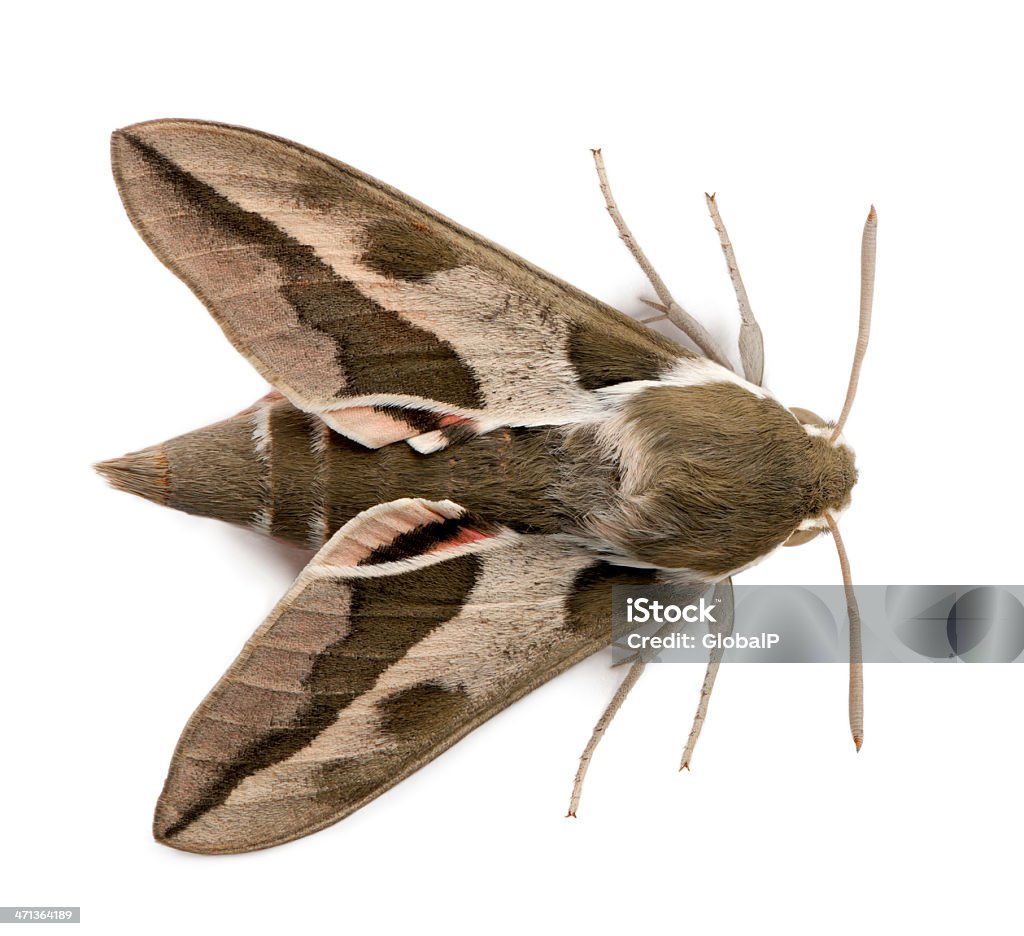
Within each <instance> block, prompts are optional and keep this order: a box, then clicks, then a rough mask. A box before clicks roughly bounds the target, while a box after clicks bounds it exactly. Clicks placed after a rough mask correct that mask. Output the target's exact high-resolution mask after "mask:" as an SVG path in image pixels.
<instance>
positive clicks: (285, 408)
mask: <svg viewBox="0 0 1024 936" xmlns="http://www.w3.org/2000/svg"><path fill="white" fill-rule="evenodd" d="M560 440H561V434H560V433H559V431H558V430H552V429H549V428H531V429H501V430H497V431H495V432H492V433H489V434H488V435H485V436H478V437H476V438H473V439H470V440H468V441H466V442H464V443H462V444H460V445H459V446H457V447H453V448H451V449H448V450H444V451H440V452H436V453H433V454H429V455H423V454H420V453H419V452H416V451H414V450H413V449H411V448H410V447H409V446H408V445H404V444H396V445H389V446H386V447H384V448H381V449H375V450H374V449H367V448H364V447H363V446H361V445H359V444H358V443H356V442H352V441H351V440H349V439H346V438H345V437H343V436H340V435H338V434H337V433H335V432H332V431H331V430H330V429H329V428H328V427H327V425H326V424H325V423H324V422H323V421H322V420H321V419H320V418H319V417H317V416H314V415H311V414H308V413H304V412H302V411H301V410H299V409H296V408H295V407H294V406H292V405H291V403H289V402H287V401H286V400H284V399H281V398H280V397H276V396H272V397H270V398H267V399H265V400H261V401H260V402H259V403H257V404H255V405H254V406H253V407H250V408H249V409H248V410H244V411H243V412H241V413H239V414H238V415H237V416H233V417H232V418H230V419H226V420H224V421H222V422H219V423H214V424H213V425H211V426H206V427H205V428H203V429H198V430H196V431H194V432H188V433H186V434H185V435H181V436H178V437H176V438H174V439H170V440H168V441H167V442H164V443H162V444H160V445H155V446H151V447H150V448H147V449H143V450H142V451H140V452H135V453H132V454H130V455H125V456H124V457H122V458H115V459H111V460H110V461H107V462H103V463H102V464H100V465H97V468H98V470H99V471H100V472H101V473H102V474H104V475H105V476H106V477H107V479H108V480H109V481H110V482H111V484H113V485H114V486H115V487H118V488H121V489H122V490H127V491H130V492H131V493H133V494H138V495H140V496H142V497H146V498H148V499H149V500H153V501H156V502H157V503H161V504H166V505H167V506H169V507H174V508H175V509H177V510H183V511H185V512H187V513H192V514H198V515H200V516H205V517H216V518H217V519H220V520H227V521H228V522H231V523H237V524H241V525H244V526H249V527H252V528H253V529H256V530H259V531H260V532H262V533H269V534H271V535H273V536H275V537H278V538H280V539H283V540H287V541H289V542H293V543H297V544H300V545H303V546H309V547H312V548H318V547H319V546H321V545H322V544H323V543H324V542H325V541H326V540H327V538H329V537H330V536H331V535H332V534H333V533H334V532H335V531H336V530H337V529H338V528H339V527H341V526H342V525H343V524H345V523H346V522H347V521H349V520H350V519H352V517H354V516H355V515H356V514H357V513H359V512H361V511H363V510H366V509H368V508H369V507H372V506H374V505H375V504H381V503H385V502H387V501H392V500H396V499H397V498H400V497H424V498H429V499H432V500H442V499H445V498H448V499H452V500H456V501H457V502H458V503H460V504H462V505H463V506H464V507H465V508H466V509H467V510H469V511H472V512H473V513H476V514H479V515H481V516H489V517H495V518H499V519H500V520H501V521H502V522H503V523H505V524H507V525H509V526H511V527H512V528H513V529H516V530H519V531H522V532H538V533H553V532H557V531H558V530H559V528H560V525H561V524H560V523H559V520H558V517H557V508H556V505H555V502H554V501H553V499H552V496H551V495H552V489H553V487H554V485H555V483H556V477H557V475H558V474H559V473H560V472H561V471H564V465H563V467H562V468H561V469H560V468H559V467H558V464H559V460H558V459H557V458H556V456H555V450H556V448H557V447H558V445H559V443H560Z"/></svg>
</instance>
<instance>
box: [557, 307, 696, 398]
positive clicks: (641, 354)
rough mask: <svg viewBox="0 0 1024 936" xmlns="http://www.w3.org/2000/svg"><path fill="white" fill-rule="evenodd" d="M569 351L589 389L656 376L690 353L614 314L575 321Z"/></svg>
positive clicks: (575, 366)
mask: <svg viewBox="0 0 1024 936" xmlns="http://www.w3.org/2000/svg"><path fill="white" fill-rule="evenodd" d="M632 326H635V328H634V327H632ZM638 331H639V333H638ZM566 352H567V354H568V355H569V363H570V364H572V367H573V370H575V371H576V374H577V376H578V377H579V381H580V384H581V385H582V386H583V387H584V388H585V389H587V390H598V389H600V388H601V387H609V386H611V385H613V384H617V383H626V382H628V381H630V380H657V379H658V377H660V376H661V375H662V374H663V373H665V371H667V370H669V369H670V368H671V367H673V366H674V365H675V364H678V363H679V360H680V359H681V358H685V357H689V356H691V355H690V352H688V351H687V350H686V349H685V348H682V347H679V346H678V345H675V344H674V343H673V342H671V341H669V340H668V339H667V338H663V337H662V336H661V335H659V334H657V333H656V332H652V331H650V330H649V329H645V328H644V327H643V326H642V325H639V324H637V323H635V322H631V321H629V320H626V321H625V322H623V321H622V320H620V319H615V318H607V319H603V318H602V319H597V318H594V319H580V320H576V321H574V322H573V324H572V327H571V329H570V331H569V338H568V343H567V345H566Z"/></svg>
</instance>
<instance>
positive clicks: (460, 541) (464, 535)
mask: <svg viewBox="0 0 1024 936" xmlns="http://www.w3.org/2000/svg"><path fill="white" fill-rule="evenodd" d="M493 536H494V534H493V533H482V532H481V531H480V530H474V529H472V528H471V527H465V528H464V529H462V530H459V532H458V533H456V534H455V535H454V536H452V537H449V538H448V539H446V540H443V541H442V542H440V543H438V544H437V545H436V546H434V548H433V549H431V550H430V552H432V553H438V552H444V551H445V550H446V549H454V548H455V547H456V546H465V545H466V544H467V543H478V542H480V540H485V539H491V538H493Z"/></svg>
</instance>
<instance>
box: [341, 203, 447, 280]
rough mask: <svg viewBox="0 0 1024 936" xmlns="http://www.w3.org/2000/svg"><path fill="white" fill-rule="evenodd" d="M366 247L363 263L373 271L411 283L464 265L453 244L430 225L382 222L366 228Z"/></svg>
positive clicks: (379, 221)
mask: <svg viewBox="0 0 1024 936" xmlns="http://www.w3.org/2000/svg"><path fill="white" fill-rule="evenodd" d="M365 246H366V250H365V253H363V255H362V257H361V258H360V259H361V260H362V262H363V263H365V264H366V265H367V266H368V267H370V269H372V270H376V271H377V272H378V273H381V274H383V275H384V276H391V277H393V278H395V279H401V280H408V281H410V282H420V281H422V280H424V279H426V278H427V277H428V276H430V274H431V273H437V272H439V271H441V270H451V269H453V268H454V267H457V266H460V265H462V263H463V262H464V261H463V259H462V258H461V257H460V256H459V254H458V253H457V252H456V250H455V249H454V247H453V246H452V245H451V243H449V242H448V241H445V240H441V239H440V238H438V237H437V236H436V234H434V233H432V230H431V228H429V227H428V226H427V225H425V224H422V223H418V222H414V221H411V220H407V219H404V218H381V219H380V220H378V221H374V222H372V223H371V224H369V225H367V227H366V230H365Z"/></svg>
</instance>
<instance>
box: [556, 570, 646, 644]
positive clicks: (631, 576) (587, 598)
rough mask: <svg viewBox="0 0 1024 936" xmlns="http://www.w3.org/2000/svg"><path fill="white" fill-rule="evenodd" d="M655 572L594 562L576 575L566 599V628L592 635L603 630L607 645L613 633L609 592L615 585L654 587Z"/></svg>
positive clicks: (610, 595) (610, 593) (610, 592)
mask: <svg viewBox="0 0 1024 936" xmlns="http://www.w3.org/2000/svg"><path fill="white" fill-rule="evenodd" d="M659 574H660V573H659V571H658V570H657V569H634V568H630V567H628V566H617V565H611V564H610V563H607V562H595V563H594V564H593V565H590V566H587V568H585V569H582V570H581V571H580V572H578V573H577V574H576V578H575V579H574V581H573V583H572V588H571V589H570V591H569V594H568V595H567V596H566V599H565V626H566V628H568V629H569V630H570V631H573V632H577V631H592V630H594V629H595V628H601V627H605V628H607V632H608V642H609V643H611V640H612V637H613V636H619V635H618V634H615V635H613V633H612V589H613V588H615V587H616V586H617V585H634V586H637V585H654V584H656V582H657V579H658V576H659Z"/></svg>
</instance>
